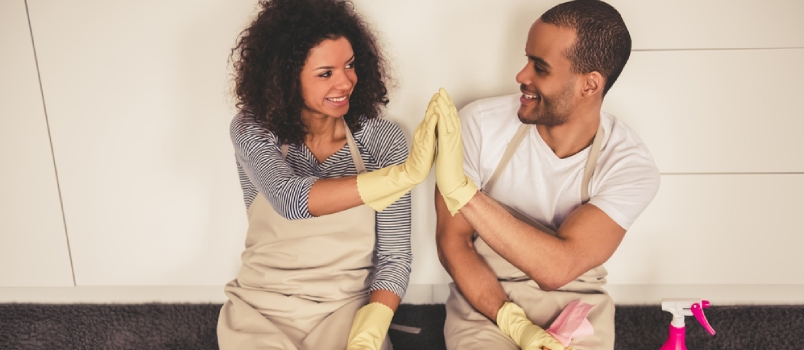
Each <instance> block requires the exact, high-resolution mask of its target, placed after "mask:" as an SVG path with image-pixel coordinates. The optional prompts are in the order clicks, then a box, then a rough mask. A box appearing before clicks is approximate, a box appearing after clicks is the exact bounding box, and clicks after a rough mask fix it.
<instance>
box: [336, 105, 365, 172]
mask: <svg viewBox="0 0 804 350" xmlns="http://www.w3.org/2000/svg"><path fill="white" fill-rule="evenodd" d="M341 120H343V128H344V129H346V144H347V145H349V153H350V154H351V155H352V163H354V164H355V169H356V170H357V173H358V174H363V173H365V172H366V165H365V164H363V157H361V156H360V150H359V149H357V143H355V138H354V137H353V136H352V131H351V130H349V125H348V124H346V118H341Z"/></svg>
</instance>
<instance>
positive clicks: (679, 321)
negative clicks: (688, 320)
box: [662, 299, 715, 335]
mask: <svg viewBox="0 0 804 350" xmlns="http://www.w3.org/2000/svg"><path fill="white" fill-rule="evenodd" d="M709 306H711V304H710V303H709V300H702V299H662V310H664V311H667V312H669V313H671V314H673V323H672V325H673V326H675V327H676V328H682V327H684V317H685V316H695V319H696V320H698V322H699V323H700V324H701V325H702V326H703V327H704V328H706V330H707V331H708V332H709V334H712V335H715V330H714V329H713V328H712V326H711V325H709V321H707V320H706V316H704V313H703V309H708V308H709Z"/></svg>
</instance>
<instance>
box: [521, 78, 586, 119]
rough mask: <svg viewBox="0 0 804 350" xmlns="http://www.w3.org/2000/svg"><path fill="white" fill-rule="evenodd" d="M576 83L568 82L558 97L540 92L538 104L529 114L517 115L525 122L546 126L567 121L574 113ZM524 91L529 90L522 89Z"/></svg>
mask: <svg viewBox="0 0 804 350" xmlns="http://www.w3.org/2000/svg"><path fill="white" fill-rule="evenodd" d="M574 88H575V83H574V82H571V83H569V84H567V86H566V87H565V88H564V90H562V91H561V93H559V94H558V96H556V97H547V96H544V95H542V94H539V98H541V100H540V101H539V103H538V105H537V106H534V108H533V110H532V111H531V112H530V114H528V115H527V116H522V115H517V116H518V117H519V121H521V122H522V123H523V124H535V125H544V126H558V125H561V124H564V123H566V122H567V119H569V115H570V113H572V94H573V90H574ZM522 90H523V91H527V90H525V89H524V87H523V89H522Z"/></svg>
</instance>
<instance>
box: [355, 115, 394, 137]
mask: <svg viewBox="0 0 804 350" xmlns="http://www.w3.org/2000/svg"><path fill="white" fill-rule="evenodd" d="M361 124H362V125H363V129H362V130H361V133H362V134H363V136H364V137H368V138H371V139H378V138H379V139H386V140H388V139H393V140H403V141H404V140H405V134H404V133H403V132H402V128H400V127H399V125H397V124H396V123H394V122H392V121H390V120H388V119H385V118H373V119H365V118H364V119H362V120H361Z"/></svg>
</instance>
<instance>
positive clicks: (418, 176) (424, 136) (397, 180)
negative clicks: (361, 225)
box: [357, 101, 438, 211]
mask: <svg viewBox="0 0 804 350" xmlns="http://www.w3.org/2000/svg"><path fill="white" fill-rule="evenodd" d="M434 108H435V103H434V102H432V101H431V103H430V106H428V107H427V112H426V113H425V115H424V120H423V121H422V122H421V124H419V126H418V127H417V128H416V131H415V132H414V133H413V148H412V149H411V151H410V154H409V155H408V159H407V160H406V161H405V162H404V163H402V164H399V165H393V166H389V167H385V168H382V169H379V170H375V171H372V172H370V173H364V174H360V175H358V176H357V191H358V193H359V194H360V199H362V200H363V203H366V204H367V205H368V206H370V207H371V208H373V209H374V210H376V211H383V210H384V209H385V208H387V207H388V206H389V205H391V204H393V203H394V202H396V201H397V200H398V199H399V198H402V196H404V195H405V193H408V191H410V190H411V189H413V187H415V186H416V185H418V184H420V183H421V182H422V181H424V179H426V178H427V174H429V173H430V168H431V167H432V166H433V161H434V160H435V147H436V137H435V128H436V124H437V122H438V115H437V114H435V110H434Z"/></svg>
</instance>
